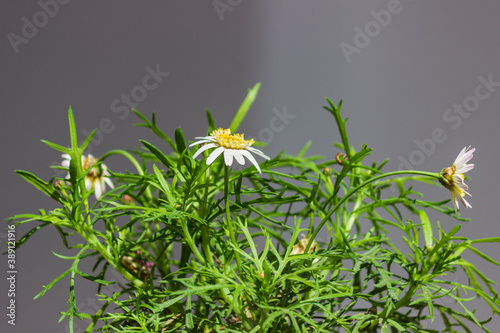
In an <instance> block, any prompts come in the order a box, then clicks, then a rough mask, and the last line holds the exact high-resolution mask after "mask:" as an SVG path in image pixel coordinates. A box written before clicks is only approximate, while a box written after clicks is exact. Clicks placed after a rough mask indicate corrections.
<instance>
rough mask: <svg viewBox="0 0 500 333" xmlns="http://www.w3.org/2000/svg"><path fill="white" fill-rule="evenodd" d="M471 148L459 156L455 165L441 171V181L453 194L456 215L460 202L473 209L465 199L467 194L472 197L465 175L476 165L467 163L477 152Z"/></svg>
mask: <svg viewBox="0 0 500 333" xmlns="http://www.w3.org/2000/svg"><path fill="white" fill-rule="evenodd" d="M469 148H470V146H469V147H464V149H462V151H461V152H460V154H458V156H457V158H456V159H455V162H453V165H452V166H451V167H448V168H445V169H443V170H442V171H441V177H442V178H441V179H440V180H439V181H440V182H441V184H443V186H444V187H446V188H447V189H448V190H449V191H450V192H451V199H452V201H453V207H454V208H455V214H457V212H458V200H460V201H461V202H462V204H463V205H464V206H465V208H472V206H471V205H470V204H469V203H468V202H467V201H466V200H465V199H464V197H465V195H466V194H467V195H469V196H470V194H469V192H467V190H468V189H469V187H468V186H467V185H466V184H465V183H464V173H466V172H468V171H470V170H472V169H473V168H474V164H467V162H469V161H470V160H471V158H472V156H473V155H472V153H474V151H475V150H476V149H475V148H472V149H471V150H469Z"/></svg>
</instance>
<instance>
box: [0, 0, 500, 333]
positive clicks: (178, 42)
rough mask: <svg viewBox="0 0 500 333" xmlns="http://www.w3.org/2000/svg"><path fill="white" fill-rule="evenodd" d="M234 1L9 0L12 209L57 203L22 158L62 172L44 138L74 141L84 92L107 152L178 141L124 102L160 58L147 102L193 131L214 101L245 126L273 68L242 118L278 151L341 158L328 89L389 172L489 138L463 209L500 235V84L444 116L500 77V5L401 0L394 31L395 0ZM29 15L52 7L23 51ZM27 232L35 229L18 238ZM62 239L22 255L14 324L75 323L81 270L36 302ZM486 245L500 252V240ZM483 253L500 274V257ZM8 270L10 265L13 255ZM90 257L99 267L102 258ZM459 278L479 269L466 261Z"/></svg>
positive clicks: (474, 233)
mask: <svg viewBox="0 0 500 333" xmlns="http://www.w3.org/2000/svg"><path fill="white" fill-rule="evenodd" d="M49 2H50V1H47V3H49ZM61 2H62V1H61ZM222 2H223V3H226V4H228V3H232V5H231V4H229V6H230V10H228V11H225V12H224V13H221V14H220V15H219V14H218V13H217V11H216V9H215V8H214V4H213V2H212V1H164V2H159V1H120V2H119V3H118V2H113V3H111V2H102V1H85V2H84V1H71V2H69V1H68V3H66V4H60V5H59V8H58V10H57V13H54V11H55V10H54V7H52V8H51V10H52V11H53V12H52V16H48V15H45V18H47V20H46V21H44V20H43V19H44V14H40V13H39V12H40V11H41V10H42V7H41V5H40V4H39V3H37V2H35V1H13V0H9V1H2V2H1V3H0V15H1V19H0V38H1V42H0V54H1V59H2V62H1V65H0V66H1V69H0V75H1V76H0V77H1V80H0V85H1V90H0V91H1V98H0V110H1V119H2V121H1V122H0V126H1V130H0V135H1V142H2V163H1V166H0V168H1V175H2V185H3V186H2V187H1V190H0V191H1V199H2V201H1V202H2V211H1V214H2V216H3V217H4V218H7V217H9V216H12V215H14V214H18V213H36V212H37V210H38V209H39V208H45V209H47V210H48V209H51V208H54V207H55V206H54V204H53V202H52V201H51V200H50V199H47V198H45V197H44V196H43V194H41V193H39V192H37V191H36V190H35V189H33V188H32V187H31V185H29V184H27V183H25V182H24V181H23V180H22V179H21V178H20V177H18V176H17V175H15V174H14V172H13V170H15V169H26V170H29V171H31V172H34V173H35V174H37V175H38V176H39V177H41V178H42V179H45V180H48V179H49V178H50V177H51V176H53V175H54V171H53V170H52V169H50V168H49V166H50V165H52V164H55V163H59V160H60V158H59V155H58V153H57V152H55V151H53V150H51V149H49V148H48V147H46V146H45V145H44V144H42V143H40V139H47V140H50V141H53V142H56V143H59V144H62V145H69V135H68V127H67V109H68V106H69V105H71V106H72V107H73V111H74V113H75V116H76V121H77V126H78V132H79V135H80V136H83V134H82V133H83V132H84V131H87V132H90V131H91V130H92V129H94V128H98V127H99V126H101V125H100V122H101V120H102V119H108V120H104V121H103V122H104V123H106V122H107V123H108V125H107V128H108V131H107V132H108V133H104V134H103V135H102V139H101V140H100V142H97V143H95V144H93V147H92V153H93V154H95V155H97V156H99V155H101V154H103V153H104V152H106V151H108V150H111V149H115V148H131V147H134V146H139V145H140V143H139V142H138V140H139V139H147V140H150V141H153V142H154V143H156V144H158V145H160V146H161V147H162V148H164V149H167V147H165V145H163V146H162V143H161V142H159V141H157V140H156V139H154V138H153V137H152V136H151V135H149V133H148V132H147V131H146V130H144V129H142V128H136V127H132V124H133V123H135V122H136V121H137V119H136V117H135V115H133V114H130V115H128V116H127V117H122V118H123V119H122V118H120V116H123V115H124V114H123V113H121V112H120V113H116V112H113V109H112V103H113V102H114V101H115V100H116V99H120V98H121V95H122V94H130V93H131V91H132V90H133V89H134V88H135V87H137V86H141V85H142V82H143V78H144V77H145V76H146V75H147V71H146V67H147V66H149V67H151V68H155V67H156V66H157V65H158V66H159V68H160V70H161V71H163V72H169V75H168V77H166V78H164V79H163V82H161V83H160V84H159V85H158V86H157V87H156V88H155V89H153V90H151V91H148V92H147V97H145V99H144V100H142V101H140V103H138V105H137V108H138V109H139V110H141V111H142V112H143V113H145V114H146V115H148V116H149V115H150V114H151V113H152V112H153V111H155V112H157V118H158V121H159V124H160V126H161V127H162V128H163V129H164V131H165V132H166V133H168V134H170V135H173V132H174V130H175V128H176V127H178V126H181V127H182V129H183V131H184V134H185V136H186V138H188V139H191V138H193V137H194V136H198V135H201V134H203V133H204V132H205V130H206V120H205V115H204V109H205V108H209V109H210V110H211V111H212V113H213V115H214V117H215V119H216V122H217V123H218V124H219V125H220V126H227V125H229V122H230V120H231V117H232V115H233V114H234V112H235V111H236V109H237V107H238V106H239V104H240V102H241V101H242V99H243V98H244V96H245V95H246V92H247V89H248V88H249V87H251V86H253V85H254V84H255V83H256V82H259V81H260V82H262V88H261V91H260V94H259V96H258V98H257V101H256V103H255V104H254V106H253V107H252V109H251V112H250V113H249V115H248V116H247V119H246V120H245V122H244V124H243V126H242V128H241V130H242V131H243V132H245V133H246V135H247V136H253V137H256V138H259V134H260V136H261V139H262V138H264V139H267V141H270V142H269V143H270V145H269V147H267V148H265V149H264V151H265V153H266V154H268V155H270V156H273V155H275V154H277V153H278V152H279V151H280V150H281V149H283V148H284V149H286V152H288V153H291V154H294V153H297V152H298V151H299V149H300V148H301V147H302V146H303V145H304V144H305V143H306V142H307V141H308V140H312V142H313V146H312V148H311V151H310V153H311V154H323V155H328V156H329V157H330V158H331V157H332V156H333V155H334V154H335V153H336V149H335V148H333V147H332V146H331V142H333V141H339V136H338V133H337V130H336V127H335V124H334V121H333V118H332V117H331V116H330V115H329V114H327V113H326V112H325V111H323V110H322V109H321V106H322V105H324V104H325V102H324V97H325V96H328V97H330V98H332V99H333V100H334V101H338V100H339V99H343V100H344V106H343V115H344V116H348V117H349V121H348V126H347V127H348V131H349V134H350V140H351V143H352V144H353V145H354V146H355V147H357V148H358V149H359V148H360V147H361V145H362V144H363V143H368V145H369V146H370V147H372V148H373V149H374V152H373V156H372V157H370V160H378V161H381V160H383V159H385V158H386V157H390V158H391V162H390V163H389V164H388V166H387V170H396V169H398V167H399V165H400V162H399V160H400V158H404V159H406V160H408V159H409V158H410V157H411V156H413V161H414V162H415V164H419V165H416V168H418V169H421V170H428V171H439V170H440V169H441V168H443V167H446V166H449V165H451V164H452V162H453V160H454V158H455V157H456V155H457V154H458V152H459V151H460V149H462V148H463V147H464V146H467V145H473V146H474V147H477V152H476V154H475V156H474V160H473V162H474V163H475V164H476V168H475V169H474V170H473V171H472V172H471V173H470V176H471V177H472V179H471V180H470V181H469V185H470V192H471V193H472V195H473V197H472V198H470V200H469V201H470V202H471V204H472V206H473V209H470V210H465V211H462V213H463V215H464V216H466V217H469V218H471V219H472V222H469V223H464V224H463V226H462V230H461V231H460V233H461V235H462V236H468V237H471V238H480V237H493V236H500V223H499V221H498V218H497V217H496V215H497V208H498V206H497V205H498V196H497V193H498V190H497V189H498V186H499V185H500V184H499V180H498V176H496V172H497V167H498V162H499V161H500V159H499V157H498V145H497V143H498V141H499V136H500V135H499V134H498V124H499V120H500V117H499V114H498V105H499V102H500V89H499V88H498V87H496V88H494V89H495V91H493V92H492V93H491V94H490V96H489V97H488V98H486V99H485V100H481V101H480V103H479V106H478V108H477V110H476V111H474V112H471V113H470V116H469V117H468V118H461V122H460V125H459V126H458V123H456V122H455V120H453V121H448V122H447V121H446V120H445V119H444V117H446V115H447V110H448V109H450V108H453V105H454V104H461V103H463V102H464V100H465V99H467V98H468V96H472V95H474V94H475V89H476V86H477V85H478V84H479V83H480V81H479V80H478V77H479V76H482V77H484V78H487V77H488V75H491V76H492V79H493V81H495V82H500V67H499V62H498V60H499V56H498V55H499V54H500V43H499V36H500V19H499V18H500V17H499V16H500V15H499V14H500V3H499V2H495V1H451V0H449V1H439V2H430V1H428V2H425V3H423V2H417V1H410V0H401V3H400V4H399V6H395V7H394V11H398V13H397V14H392V16H391V20H390V22H389V23H388V24H385V23H384V25H385V26H381V25H380V24H379V25H378V27H379V28H380V29H377V24H375V25H374V24H373V22H372V21H374V16H373V15H372V14H371V11H375V12H379V11H380V10H386V9H387V8H388V6H391V3H393V4H394V2H393V1H392V2H391V1H386V0H384V1H369V2H368V1H367V2H363V3H361V2H353V1H315V2H314V4H312V3H310V2H305V1H272V2H269V1H263V0H262V1H255V0H254V1H249V0H246V1H238V0H233V1H228V0H222ZM23 18H25V21H26V20H27V21H29V22H31V23H33V21H34V19H35V20H38V21H37V22H38V24H39V26H40V27H39V28H38V31H37V32H36V34H34V33H33V32H32V35H33V36H30V37H29V38H27V39H26V41H27V43H22V44H20V45H18V50H17V51H18V52H17V53H16V50H15V47H13V45H12V43H11V42H10V41H9V37H8V36H9V33H14V34H16V35H18V36H23V32H22V28H23V25H24V24H25V21H23ZM370 22H372V23H370ZM367 24H368V28H369V29H372V30H371V32H370V34H371V35H372V37H370V40H369V43H368V42H367V41H366V40H365V41H364V43H365V44H367V45H359V42H363V41H360V40H358V41H357V42H358V46H362V47H360V48H359V50H358V51H359V52H358V53H353V54H352V55H351V56H350V57H349V60H350V61H348V59H347V58H346V57H345V55H344V54H343V52H342V49H341V46H340V45H341V43H347V44H350V45H352V46H355V45H356V44H355V36H356V32H355V28H356V27H358V28H359V29H361V30H365V26H366V25H367ZM25 32H26V31H25ZM10 36H13V35H12V34H11V35H10ZM138 89H140V88H137V89H136V92H137V91H139V90H138ZM481 89H482V90H481V93H483V94H484V93H485V92H486V90H485V89H484V88H481ZM468 101H471V98H470V97H469V99H468ZM121 105H123V104H121ZM285 108H286V112H287V113H289V114H293V115H295V116H296V117H295V118H294V119H291V120H290V122H289V123H288V124H287V125H286V126H285V127H284V129H283V130H281V131H275V132H274V133H273V137H272V140H271V138H269V137H265V136H264V137H262V135H263V133H265V132H266V130H263V129H265V128H270V124H271V121H272V119H273V117H274V116H275V113H273V109H276V110H279V111H280V112H283V110H284V109H285ZM451 112H453V111H451ZM450 115H451V114H448V116H450ZM455 117H457V114H455ZM109 124H111V125H109ZM278 124H279V123H278ZM453 125H455V128H453ZM105 127H106V126H105ZM110 128H112V130H109V129H110ZM435 128H440V129H441V130H442V132H443V133H444V135H446V140H444V142H439V143H435V144H434V146H435V147H434V149H433V150H432V151H428V153H429V154H428V155H424V153H422V152H420V153H418V150H419V147H418V146H417V144H416V143H415V140H419V142H421V141H422V140H424V141H428V140H429V139H430V138H431V137H432V136H431V133H432V131H433V130H434V129H435ZM267 133H269V131H267ZM155 140H156V141H155ZM442 141H443V140H442ZM427 148H428V149H431V148H432V147H431V146H430V145H427ZM419 154H420V155H419ZM419 156H420V160H419ZM415 159H416V160H415ZM107 164H108V166H109V167H110V168H111V169H113V170H121V171H123V170H126V169H131V166H130V165H129V164H127V161H125V160H123V159H121V158H119V157H112V158H110V159H109V160H108V162H107ZM419 190H422V191H424V192H425V195H426V197H425V198H426V199H432V200H439V199H442V198H447V197H448V196H449V193H448V192H447V191H446V190H445V189H443V188H434V187H431V186H424V187H419ZM432 218H433V219H435V216H434V215H432ZM440 222H441V224H442V226H443V228H444V229H446V230H449V229H450V228H451V227H452V226H454V225H455V224H456V223H457V222H456V221H455V220H453V219H451V218H448V217H442V216H441V217H440ZM26 230H28V228H27V227H24V226H23V227H19V228H18V230H17V234H18V237H21V235H22V234H24V232H26ZM58 239H59V236H58V235H57V233H56V231H55V230H54V229H51V228H45V230H42V231H41V232H39V233H37V234H36V235H35V236H34V237H33V238H32V239H31V240H30V242H29V244H28V245H27V246H23V247H22V248H21V249H20V250H19V251H18V252H17V262H18V275H17V278H18V280H17V297H16V301H17V305H18V306H17V325H16V326H15V327H12V326H10V325H7V324H6V316H5V314H4V313H3V312H2V315H1V318H2V320H1V323H0V330H1V331H2V332H5V331H6V330H7V331H8V332H35V331H36V332H54V333H59V332H64V331H65V326H64V325H65V323H66V321H65V322H64V323H63V324H59V325H58V324H57V321H58V318H59V315H58V312H60V311H65V310H67V304H66V302H67V298H68V280H67V279H65V280H64V281H62V282H61V283H59V284H58V285H57V286H56V287H54V288H53V289H52V290H51V291H50V292H48V293H47V294H46V295H45V296H43V297H42V298H40V299H37V300H35V301H33V300H32V299H33V297H34V296H35V295H36V294H37V293H38V292H39V291H40V290H41V288H42V285H44V284H47V283H49V282H50V281H51V280H52V279H53V278H55V277H56V276H57V275H58V274H60V273H61V272H62V271H63V270H66V269H67V268H68V266H69V262H65V261H63V260H61V259H58V258H56V257H55V256H53V255H52V253H51V251H55V252H57V253H61V254H69V253H70V252H68V251H67V250H65V249H64V248H63V247H62V245H60V244H59V242H58ZM480 248H481V249H482V250H483V251H485V252H486V253H488V254H489V255H491V256H492V257H494V258H496V259H497V260H498V259H499V257H500V256H499V250H498V245H489V246H480ZM2 252H3V250H2ZM467 258H469V259H475V258H474V257H473V256H468V257H467ZM475 262H477V265H478V266H479V267H480V268H481V269H482V270H483V271H485V272H487V273H488V274H489V275H490V276H491V277H493V278H496V279H497V280H498V277H499V276H500V274H499V273H500V270H499V269H498V267H495V266H493V265H490V264H485V263H483V261H481V260H475ZM1 267H2V270H4V271H6V262H5V257H4V256H3V257H2V259H1ZM82 269H87V271H89V266H88V265H83V266H82ZM449 278H450V279H452V280H453V279H455V280H457V281H460V282H463V283H465V282H466V281H462V280H461V279H463V276H461V275H460V274H457V275H456V276H450V277H449ZM0 281H1V283H0V295H1V298H0V299H2V300H3V301H2V302H1V304H2V307H3V306H6V302H7V296H6V290H7V285H6V283H5V279H4V278H2V279H1V280H0ZM80 282H81V283H80ZM93 292H94V289H93V286H91V285H90V284H87V283H85V282H82V281H79V284H78V285H77V297H78V298H79V299H80V300H81V302H82V303H81V304H82V306H81V309H82V310H89V309H92V306H93V301H92V300H93V298H92V297H91V295H92V294H93ZM477 305H478V307H479V311H478V313H479V314H480V315H479V317H480V318H481V319H484V318H486V317H487V316H489V312H488V311H487V308H486V307H485V306H484V304H483V303H482V302H478V303H477ZM3 309H5V308H3ZM3 311H5V310H3ZM499 324H500V320H499V319H498V317H496V318H494V320H493V322H492V323H491V324H490V325H489V327H492V328H493V331H495V325H496V326H498V325H499ZM430 326H431V324H429V327H430ZM79 327H80V328H84V326H83V325H80V326H79Z"/></svg>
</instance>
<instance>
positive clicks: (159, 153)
mask: <svg viewBox="0 0 500 333" xmlns="http://www.w3.org/2000/svg"><path fill="white" fill-rule="evenodd" d="M139 141H141V143H142V144H143V145H144V146H146V148H147V149H148V150H149V151H150V152H152V153H153V154H154V155H155V156H156V157H157V158H158V159H159V160H160V162H162V163H163V164H164V165H165V166H166V167H168V168H172V166H173V165H174V163H173V162H172V161H171V160H170V158H168V157H167V156H166V155H165V154H163V153H162V151H161V150H160V149H158V148H156V147H155V146H154V145H152V144H151V143H149V142H147V141H145V140H139Z"/></svg>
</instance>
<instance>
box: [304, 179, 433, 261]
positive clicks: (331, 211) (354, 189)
mask: <svg viewBox="0 0 500 333" xmlns="http://www.w3.org/2000/svg"><path fill="white" fill-rule="evenodd" d="M396 175H421V176H427V177H432V178H436V179H441V175H440V174H439V173H435V172H425V171H418V170H401V171H393V172H388V173H384V174H382V175H378V176H375V177H373V178H370V179H367V180H365V181H364V182H362V183H361V184H359V185H358V186H356V187H355V188H353V189H352V190H350V191H349V192H347V194H346V195H345V196H344V197H343V198H342V199H340V200H339V201H338V202H337V204H336V205H335V206H334V207H333V208H332V209H331V210H330V211H329V212H328V213H327V214H326V216H325V217H324V218H323V220H321V222H320V223H319V225H318V227H317V228H316V229H315V230H314V232H313V234H312V235H311V238H310V239H309V242H308V243H307V246H306V249H305V250H304V253H308V251H309V248H310V247H311V245H312V242H313V241H314V239H315V238H316V236H317V235H318V233H319V231H320V230H321V228H322V227H323V226H324V225H325V223H326V221H328V219H329V218H330V217H331V216H332V214H333V213H335V211H336V210H337V209H338V208H339V207H340V206H341V205H342V204H343V203H344V202H345V201H346V200H347V199H349V197H351V195H353V194H354V193H356V192H357V191H359V190H360V189H362V188H363V187H365V186H366V185H368V184H371V183H373V182H374V181H376V180H379V179H381V178H386V177H391V176H396Z"/></svg>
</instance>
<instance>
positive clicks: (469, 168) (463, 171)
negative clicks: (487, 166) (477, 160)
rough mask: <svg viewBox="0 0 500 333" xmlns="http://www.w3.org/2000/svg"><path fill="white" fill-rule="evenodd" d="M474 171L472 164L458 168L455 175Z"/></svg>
mask: <svg viewBox="0 0 500 333" xmlns="http://www.w3.org/2000/svg"><path fill="white" fill-rule="evenodd" d="M472 169H474V164H464V165H462V166H461V167H460V168H457V170H456V171H455V173H466V172H469V171H471V170H472Z"/></svg>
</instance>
